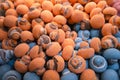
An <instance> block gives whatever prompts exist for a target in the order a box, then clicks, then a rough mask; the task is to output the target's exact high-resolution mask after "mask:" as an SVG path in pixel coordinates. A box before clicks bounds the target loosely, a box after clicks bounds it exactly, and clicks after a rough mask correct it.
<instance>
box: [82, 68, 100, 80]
mask: <svg viewBox="0 0 120 80" xmlns="http://www.w3.org/2000/svg"><path fill="white" fill-rule="evenodd" d="M88 74H89V75H88ZM80 80H98V78H97V76H96V73H95V72H94V71H93V70H92V69H86V70H85V71H83V72H82V74H81V75H80Z"/></svg>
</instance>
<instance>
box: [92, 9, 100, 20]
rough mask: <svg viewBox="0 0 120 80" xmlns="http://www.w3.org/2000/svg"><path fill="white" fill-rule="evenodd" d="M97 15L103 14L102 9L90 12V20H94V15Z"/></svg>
mask: <svg viewBox="0 0 120 80" xmlns="http://www.w3.org/2000/svg"><path fill="white" fill-rule="evenodd" d="M96 14H102V9H101V8H94V9H93V10H92V11H91V12H90V18H92V17H93V16H94V15H96Z"/></svg>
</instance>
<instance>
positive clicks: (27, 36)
mask: <svg viewBox="0 0 120 80" xmlns="http://www.w3.org/2000/svg"><path fill="white" fill-rule="evenodd" d="M21 40H22V42H32V41H34V37H33V34H32V33H31V32H30V31H22V32H21Z"/></svg>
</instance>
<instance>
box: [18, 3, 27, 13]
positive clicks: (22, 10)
mask: <svg viewBox="0 0 120 80" xmlns="http://www.w3.org/2000/svg"><path fill="white" fill-rule="evenodd" d="M16 11H17V13H18V14H20V15H24V14H26V13H27V12H28V11H29V8H28V7H27V6H26V5H23V4H21V5H18V6H17V7H16Z"/></svg>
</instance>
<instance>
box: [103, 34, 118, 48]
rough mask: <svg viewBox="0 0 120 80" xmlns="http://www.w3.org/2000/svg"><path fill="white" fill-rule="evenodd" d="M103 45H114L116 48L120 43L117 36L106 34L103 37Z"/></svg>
mask: <svg viewBox="0 0 120 80" xmlns="http://www.w3.org/2000/svg"><path fill="white" fill-rule="evenodd" d="M101 45H102V48H104V49H107V48H113V47H115V48H116V47H117V45H118V40H117V38H116V37H114V36H112V35H106V36H104V37H103V38H102V39H101Z"/></svg>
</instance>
